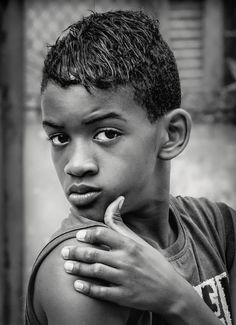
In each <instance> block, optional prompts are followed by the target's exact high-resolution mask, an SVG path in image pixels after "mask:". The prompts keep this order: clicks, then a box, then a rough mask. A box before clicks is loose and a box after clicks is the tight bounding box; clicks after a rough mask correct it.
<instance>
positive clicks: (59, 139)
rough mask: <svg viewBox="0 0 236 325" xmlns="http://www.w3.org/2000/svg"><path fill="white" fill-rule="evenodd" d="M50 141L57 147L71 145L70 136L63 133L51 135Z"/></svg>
mask: <svg viewBox="0 0 236 325" xmlns="http://www.w3.org/2000/svg"><path fill="white" fill-rule="evenodd" d="M48 140H49V141H51V142H52V144H53V145H54V146H57V147H59V146H60V147H62V146H65V145H66V144H68V143H69V137H68V135H66V134H63V133H60V134H54V135H51V136H49V138H48Z"/></svg>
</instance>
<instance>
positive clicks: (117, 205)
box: [104, 196, 125, 233]
mask: <svg viewBox="0 0 236 325" xmlns="http://www.w3.org/2000/svg"><path fill="white" fill-rule="evenodd" d="M124 200H125V198H124V196H119V197H118V198H117V199H116V200H115V201H113V202H112V203H111V204H110V205H109V206H108V207H107V209H106V211H105V216H104V222H105V224H106V225H107V226H109V227H110V228H111V229H113V230H115V231H117V232H120V233H123V231H122V229H123V228H124V226H125V225H124V223H123V220H122V218H121V213H120V210H121V208H122V206H123V203H124Z"/></svg>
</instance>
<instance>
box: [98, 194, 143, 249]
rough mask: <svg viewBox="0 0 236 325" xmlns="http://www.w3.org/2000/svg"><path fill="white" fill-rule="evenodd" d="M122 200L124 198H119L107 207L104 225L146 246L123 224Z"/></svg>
mask: <svg viewBox="0 0 236 325" xmlns="http://www.w3.org/2000/svg"><path fill="white" fill-rule="evenodd" d="M124 200H125V198H124V197H123V196H120V197H118V198H117V199H116V200H115V201H113V202H112V203H111V204H110V205H109V206H108V207H107V209H106V212H105V216H104V222H105V224H106V225H107V226H109V227H110V228H111V229H112V230H114V231H116V232H118V233H120V234H122V235H123V236H126V237H129V238H131V239H133V240H135V241H136V242H137V243H140V244H142V245H145V246H148V243H147V242H146V241H144V240H143V239H142V238H141V237H139V236H138V235H137V234H136V233H135V232H133V231H132V230H131V229H129V227H127V225H126V224H124V222H123V219H122V217H121V213H120V210H121V208H122V205H123V203H124Z"/></svg>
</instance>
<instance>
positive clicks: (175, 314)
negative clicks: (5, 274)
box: [26, 11, 236, 325]
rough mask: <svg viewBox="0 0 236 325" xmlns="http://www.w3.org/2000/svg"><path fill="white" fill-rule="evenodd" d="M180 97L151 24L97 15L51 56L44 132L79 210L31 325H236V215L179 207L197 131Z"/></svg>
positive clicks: (49, 266)
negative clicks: (186, 156) (175, 193)
mask: <svg viewBox="0 0 236 325" xmlns="http://www.w3.org/2000/svg"><path fill="white" fill-rule="evenodd" d="M180 93H181V92H180V83H179V76H178V71H177V67H176V63H175V59H174V56H173V54H172V52H171V50H170V49H169V47H168V45H167V44H166V43H165V42H164V41H163V39H162V37H161V35H160V33H159V29H158V22H157V21H155V20H153V19H150V18H149V17H147V16H146V15H145V14H143V13H142V12H132V11H126V12H125V11H117V12H107V13H102V14H97V13H93V14H91V15H90V16H89V17H87V18H84V19H83V20H82V21H79V22H77V23H76V24H73V25H72V26H70V27H69V28H68V30H67V31H66V33H65V35H64V36H62V37H61V38H59V39H58V40H57V42H56V44H55V45H54V46H52V47H51V48H50V50H49V53H48V55H47V57H46V60H45V64H44V70H43V79H42V118H43V126H44V129H45V131H46V133H47V135H48V138H49V140H50V142H51V144H52V157H53V162H54V165H55V168H56V171H57V174H58V177H59V179H60V182H61V184H62V187H63V189H64V191H65V194H66V197H67V198H68V200H69V202H70V203H71V206H72V208H71V213H70V215H69V217H68V219H66V220H65V221H64V222H63V224H62V227H61V229H60V230H59V231H58V232H57V233H56V234H55V235H54V236H53V238H52V240H51V241H50V243H49V244H48V245H47V246H46V247H45V248H44V249H43V251H42V252H41V254H40V255H39V257H38V259H37V261H36V263H35V266H34V269H33V272H32V276H31V279H30V283H29V289H28V297H27V307H26V323H27V324H57V325H59V324H86V325H88V324H96V325H99V324H143V325H144V324H145V325H146V324H208V325H210V324H214V325H216V324H222V322H223V323H224V324H232V319H233V318H235V317H236V316H235V309H236V300H235V298H236V297H235V283H236V282H235V281H236V280H235V263H236V262H235V259H234V255H235V213H234V212H233V211H232V209H230V208H229V207H227V206H226V205H224V204H222V203H219V204H215V203H211V202H209V201H207V200H206V199H199V200H197V199H193V198H181V197H177V198H174V197H172V196H170V195H169V179H170V161H171V159H173V158H174V157H175V156H177V155H179V154H180V153H181V152H182V150H184V148H185V146H186V145H187V142H188V139H189V134H190V128H191V119H190V117H189V114H188V113H187V112H185V111H184V110H182V109H180V108H179V107H180ZM121 215H122V218H121ZM122 220H123V221H122ZM61 254H62V256H63V258H64V260H63V258H62V257H61ZM65 260H66V261H65ZM65 271H66V272H65Z"/></svg>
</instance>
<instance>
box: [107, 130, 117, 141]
mask: <svg viewBox="0 0 236 325" xmlns="http://www.w3.org/2000/svg"><path fill="white" fill-rule="evenodd" d="M105 134H106V137H107V138H108V139H113V138H114V137H115V135H116V132H115V131H113V130H107V131H105Z"/></svg>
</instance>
